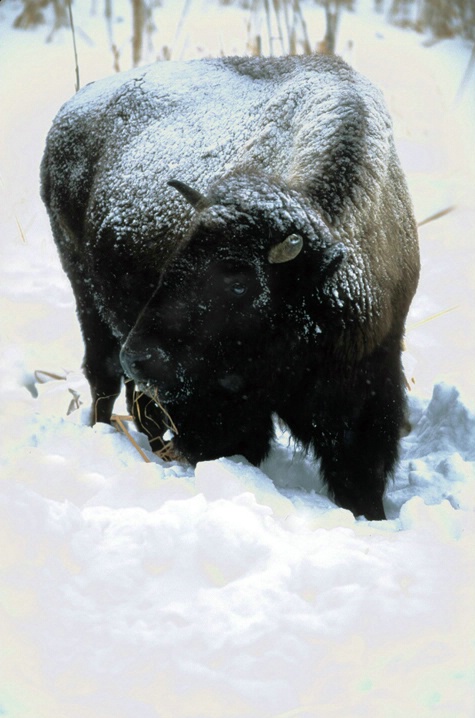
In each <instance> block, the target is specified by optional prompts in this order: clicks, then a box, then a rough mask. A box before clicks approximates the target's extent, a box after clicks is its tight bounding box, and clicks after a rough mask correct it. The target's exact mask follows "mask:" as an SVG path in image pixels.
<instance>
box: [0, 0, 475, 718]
mask: <svg viewBox="0 0 475 718" xmlns="http://www.w3.org/2000/svg"><path fill="white" fill-rule="evenodd" d="M77 5H79V4H78V3H75V4H74V10H75V12H77V14H78V16H77V17H75V19H76V24H77V25H78V27H79V28H83V30H84V32H85V33H86V32H87V34H88V36H91V37H94V41H95V43H96V44H95V45H94V46H90V45H89V44H88V43H87V41H86V39H85V35H84V34H81V33H79V36H78V43H79V53H80V62H81V72H82V79H83V83H85V82H87V81H89V80H90V79H93V78H94V77H98V76H103V75H106V74H108V72H110V67H111V63H112V58H111V56H110V55H108V54H107V53H104V51H103V48H104V47H106V43H105V40H103V39H102V38H100V37H98V36H97V35H94V34H93V33H94V28H95V27H96V26H97V27H100V23H99V22H97V21H96V22H95V23H92V22H90V20H89V16H88V15H87V11H88V6H89V3H85V4H84V5H83V4H82V3H81V4H80V5H81V9H80V8H79V7H78V8H76V6H77ZM193 5H194V3H193ZM170 6H172V10H170V12H167V8H169V7H170ZM197 6H200V7H201V6H202V8H204V6H205V4H204V2H203V3H201V4H200V3H199V2H197V3H196V7H197ZM124 7H126V6H124ZM175 7H176V6H175V4H174V3H171V4H170V2H168V3H167V2H164V8H163V18H164V22H163V28H162V31H163V32H165V31H166V28H174V27H176V23H177V22H178V15H177V13H176V9H175ZM207 7H208V14H207V15H206V14H203V15H202V18H201V19H202V21H204V24H205V25H206V27H207V28H208V30H207V34H206V36H205V35H204V34H202V35H200V32H199V23H198V21H199V20H200V14H199V12H200V8H198V9H197V10H193V12H194V14H193V15H190V16H189V18H188V21H189V22H190V23H191V20H193V25H192V28H193V33H195V35H194V36H193V34H192V32H191V29H190V28H189V27H188V25H187V23H185V24H184V25H183V27H182V29H181V31H180V35H179V43H178V45H180V47H183V54H186V53H185V50H186V51H187V52H188V53H190V54H192V53H193V49H194V48H196V45H197V43H198V40H196V41H195V40H194V39H193V37H197V38H198V37H199V38H200V40H199V41H200V42H205V41H206V42H207V43H208V45H207V46H208V47H210V48H211V51H214V52H215V53H217V54H218V53H219V52H220V50H221V49H222V48H224V50H225V51H227V52H232V51H233V49H238V50H239V47H240V46H239V40H238V38H239V37H240V36H241V35H240V34H239V33H240V31H241V28H244V22H243V21H242V20H239V21H238V20H237V18H238V14H237V11H235V10H234V9H233V10H232V17H233V18H236V22H235V23H234V24H231V25H229V24H226V22H227V20H226V19H227V18H229V15H228V14H227V10H228V8H220V9H219V11H218V9H216V16H215V17H216V24H215V23H211V21H210V12H211V10H210V9H209V8H211V7H212V8H213V10H212V12H215V9H214V8H215V6H214V5H213V6H211V5H209V6H207ZM83 8H84V9H83ZM18 11H19V4H18V3H16V2H14V0H11V2H10V3H9V4H8V3H2V4H1V5H0V35H1V41H0V63H1V64H2V67H5V63H6V62H7V60H8V72H4V73H2V74H1V77H0V87H1V96H2V107H8V108H9V110H8V111H7V112H5V111H4V112H2V113H1V115H0V133H1V136H2V137H4V138H5V137H6V138H8V141H7V142H4V143H3V144H2V147H1V153H2V154H1V163H0V167H1V183H0V192H1V194H2V198H1V216H0V223H1V229H2V245H1V250H0V251H1V252H2V282H1V285H0V286H1V288H0V301H1V317H2V320H1V321H2V324H1V334H0V336H1V352H2V362H1V366H2V373H1V376H0V390H1V394H2V416H1V430H0V432H1V433H0V435H1V437H2V448H3V450H2V454H1V458H0V462H1V476H2V481H1V484H0V511H1V514H2V516H1V519H0V533H1V539H0V543H1V547H2V549H1V552H0V572H1V575H0V715H4V716H7V718H64V716H67V718H83V716H85V715H87V716H91V718H132V716H133V717H134V718H135V716H140V717H141V718H157V716H158V717H160V718H210V717H211V716H219V718H226V717H227V716H233V717H236V718H247V717H249V718H315V716H318V717H319V718H333V717H334V718H341V716H348V717H351V718H353V717H354V716H384V717H385V718H386V716H387V717H388V718H402V717H403V716H404V717H405V718H406V717H407V716H418V718H419V717H421V718H426V716H427V717H428V718H429V717H430V718H432V716H434V717H435V716H437V718H440V717H441V716H442V717H443V718H453V716H457V718H459V717H460V718H470V717H471V716H473V715H474V712H475V689H474V686H475V675H474V673H475V671H474V667H475V655H474V641H473V639H474V615H473V613H474V612H473V605H474V599H475V595H474V593H475V589H474V587H475V580H474V579H475V576H474V562H473V558H474V545H475V544H474V539H475V536H474V533H475V524H474V520H473V515H474V510H475V415H474V413H473V406H474V398H475V397H474V394H475V392H474V385H473V369H472V361H471V359H472V357H473V349H474V345H475V341H474V336H473V329H472V327H473V306H475V302H474V299H475V297H474V283H473V270H472V268H471V267H472V266H473V254H474V249H473V226H474V219H475V204H474V199H473V180H474V178H475V177H474V175H475V152H474V151H473V150H474V123H473V118H474V117H475V114H474V110H475V93H474V92H473V89H474V82H475V78H474V76H473V73H472V77H471V78H469V85H468V86H467V87H466V88H465V91H464V92H463V93H462V94H461V96H460V95H459V96H458V97H457V94H458V90H459V86H460V82H461V78H462V76H463V73H464V71H465V69H466V67H467V64H468V59H469V56H470V51H471V48H470V47H469V46H467V45H466V44H465V43H463V42H460V41H457V40H454V41H446V42H443V43H439V44H436V45H432V46H425V45H424V38H422V37H420V36H417V35H413V34H411V33H405V32H402V31H400V30H398V29H396V28H392V27H390V26H387V25H385V24H384V23H383V21H382V19H381V18H378V17H373V16H368V15H365V14H357V15H352V14H351V15H350V14H347V15H345V16H344V22H343V26H342V29H341V34H340V45H341V52H342V53H343V54H344V55H346V56H347V58H348V59H350V61H351V62H353V63H354V64H355V66H356V68H357V69H358V70H360V71H362V72H364V73H365V74H367V75H368V76H369V77H370V78H371V79H373V80H374V81H376V82H377V83H378V84H379V85H380V86H381V87H382V88H383V90H384V93H385V96H386V100H387V102H388V104H389V107H390V110H391V114H392V116H393V118H394V122H395V131H396V139H397V144H398V149H399V151H400V154H401V157H402V160H403V164H404V166H405V169H406V172H407V175H408V180H409V184H410V187H411V190H412V194H413V198H414V202H415V207H416V215H417V217H418V219H419V220H422V219H424V218H425V217H428V216H429V215H431V214H433V213H435V212H437V211H439V210H441V209H445V208H446V207H449V206H452V205H454V206H455V209H454V210H453V211H452V212H450V213H449V214H447V215H445V216H444V217H443V218H441V219H439V220H436V221H434V222H430V223H428V224H426V225H424V226H423V227H421V230H420V237H421V250H422V259H423V273H422V279H421V284H420V288H419V291H418V294H417V296H416V299H415V302H414V305H413V308H412V311H411V315H410V319H409V322H408V332H407V353H406V365H407V368H408V376H409V377H412V376H414V379H415V384H412V390H411V392H410V398H409V402H410V413H411V416H410V418H411V423H412V427H413V429H412V431H411V433H410V434H409V435H408V436H407V437H405V438H404V439H403V440H402V443H401V462H400V465H399V468H398V471H397V473H396V476H395V478H394V481H393V482H392V483H391V484H390V486H389V487H388V491H387V495H386V499H385V507H386V511H387V514H388V517H389V518H388V520H387V521H382V522H368V521H366V520H355V519H354V517H353V516H352V515H351V514H350V513H349V512H348V511H345V510H343V509H339V508H337V507H336V506H335V505H334V504H333V503H332V502H331V500H330V499H329V498H328V497H327V495H326V493H325V490H324V487H322V485H321V484H320V482H319V480H318V477H316V476H315V468H314V464H313V462H312V460H311V457H307V456H304V455H302V454H301V453H300V452H299V450H298V449H297V448H296V447H294V446H293V445H292V444H291V443H290V442H289V438H288V436H287V435H286V434H285V433H282V434H281V435H280V436H279V438H278V441H277V443H276V446H275V449H274V450H273V452H272V453H271V455H270V456H269V458H268V459H267V460H266V462H265V463H264V464H263V465H262V466H261V467H260V468H256V467H253V466H251V465H249V464H247V463H246V462H245V461H244V460H243V459H242V458H241V457H233V458H227V459H221V460H218V461H213V462H204V463H202V464H199V465H198V466H197V467H196V470H192V469H191V468H190V467H187V466H184V465H181V464H178V463H164V462H161V461H160V460H158V459H157V458H156V457H154V456H152V455H151V454H150V453H149V452H148V450H147V445H146V442H145V440H144V438H143V437H141V436H140V435H139V434H138V433H137V432H136V431H135V430H134V429H132V428H130V431H131V433H132V435H133V437H134V438H135V440H136V441H137V442H138V444H139V445H140V447H141V448H142V450H143V451H145V453H146V455H147V456H148V457H149V458H150V460H151V461H150V463H145V462H144V461H143V460H142V458H141V456H140V455H139V453H138V452H137V451H136V449H135V448H134V447H133V445H132V444H131V443H130V442H129V441H128V440H127V438H126V437H125V436H124V435H122V434H119V433H117V432H116V431H115V430H114V429H113V428H112V427H109V426H105V425H97V426H96V427H94V428H90V427H88V426H87V424H86V414H87V405H88V401H89V393H88V387H87V385H86V382H85V380H84V378H83V376H82V373H81V371H80V361H81V355H82V341H81V338H80V335H79V330H78V327H77V322H76V320H75V316H74V302H73V298H72V294H71V290H70V288H69V285H68V282H67V279H66V278H65V277H64V275H63V272H62V270H61V267H60V265H59V261H58V259H57V256H56V253H55V250H54V247H53V246H52V244H53V243H52V240H51V237H50V233H49V227H48V223H47V220H46V216H45V212H44V209H43V208H42V205H41V202H40V200H39V196H38V180H37V177H38V166H39V161H40V157H41V153H42V148H43V143H44V137H45V135H46V132H47V130H48V128H49V126H50V123H51V121H52V119H53V116H54V115H55V114H56V112H57V110H58V108H59V106H60V105H61V104H62V102H64V101H65V100H66V99H67V98H68V97H69V96H70V95H71V94H72V92H73V89H74V88H73V81H74V73H73V67H72V64H71V48H70V38H69V36H68V35H67V33H60V34H58V35H57V36H56V37H55V38H54V39H53V42H51V43H49V44H45V43H44V37H45V29H44V28H43V29H39V30H37V31H34V32H33V31H31V32H24V33H23V32H18V31H13V30H11V29H10V23H11V19H12V17H13V16H15V12H16V14H18ZM81 11H82V12H84V13H85V14H84V16H81V14H80V12H81ZM225 11H226V12H225ZM161 12H162V11H161ZM312 12H314V13H315V18H316V19H315V22H317V18H318V22H320V23H321V11H320V10H318V9H314V10H312ZM239 17H242V16H239ZM306 17H307V24H308V26H309V27H312V22H313V20H312V18H313V17H314V16H313V15H312V13H311V8H310V7H309V9H308V15H307V13H306ZM173 23H175V24H173ZM220 23H221V24H220ZM126 24H127V23H124V25H126ZM202 26H203V22H202V25H201V27H202ZM211 27H213V33H211V32H210V30H209V28H211ZM229 27H235V28H236V35H235V36H234V35H233V36H231V35H230V32H231V31H230V30H229ZM119 30H121V26H119V25H118V26H117V28H116V31H117V32H119ZM122 31H123V29H122ZM97 32H98V31H97V30H96V33H97ZM170 32H171V31H170ZM243 34H244V33H242V36H243ZM321 35H323V31H322V32H320V36H321ZM317 36H318V32H317ZM187 37H188V38H189V41H188V44H187V43H186V38H187ZM215 37H216V38H219V40H218V41H217V42H218V44H219V47H216V43H215V45H213V44H212V43H213V41H214V38H215ZM228 37H229V39H227V38H228ZM349 40H352V45H351V47H350V45H349V44H348V41H349ZM168 42H169V41H168ZM164 44H165V42H164ZM120 46H121V47H123V45H120ZM195 54H196V55H199V54H203V51H197V52H195ZM122 61H123V62H125V51H123V54H122ZM5 100H6V102H5ZM453 307H456V308H454V309H453V310H452V311H450V312H447V313H445V314H441V316H439V317H437V318H434V319H432V320H431V321H426V322H424V320H426V319H427V318H428V317H430V316H431V315H434V314H437V313H439V312H444V311H446V310H449V309H452V308H453ZM421 322H424V323H421ZM35 372H36V373H35ZM41 372H42V373H41ZM50 374H53V375H57V376H58V377H63V378H57V379H54V378H52V377H51V376H50ZM40 380H41V381H40ZM78 395H79V401H81V402H82V404H81V406H80V408H79V409H78V410H76V411H72V412H71V413H70V414H69V415H67V411H68V408H69V407H70V405H71V404H72V405H73V406H74V405H75V404H76V397H77V396H78ZM119 409H120V407H119Z"/></svg>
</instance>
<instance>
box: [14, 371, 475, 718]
mask: <svg viewBox="0 0 475 718" xmlns="http://www.w3.org/2000/svg"><path fill="white" fill-rule="evenodd" d="M37 389H38V392H39V398H38V399H33V398H31V399H28V400H27V401H26V402H24V404H23V406H24V408H26V407H25V404H28V405H29V406H30V409H31V411H30V412H25V414H24V416H23V418H22V419H21V420H20V419H19V418H18V417H17V418H16V419H15V418H14V417H9V418H8V423H9V424H10V428H11V427H12V424H13V423H14V424H15V429H16V433H17V437H16V442H15V445H14V446H11V447H10V451H8V452H7V455H4V458H3V469H2V474H3V477H4V478H3V481H2V484H1V493H0V497H1V498H0V507H1V509H0V511H1V518H0V527H1V528H0V531H1V545H2V547H3V549H2V555H1V558H0V564H1V568H2V575H1V586H2V608H3V612H2V616H3V618H2V623H1V626H0V632H1V635H2V636H3V639H2V659H3V660H2V666H1V674H0V675H1V680H2V686H3V688H2V690H1V691H0V696H1V698H0V707H1V709H2V710H3V714H5V715H7V716H9V718H30V717H31V718H43V717H44V718H56V716H57V717H58V718H60V717H63V716H68V718H76V717H77V718H82V717H83V716H84V715H93V716H101V717H102V716H104V717H106V716H107V717H109V716H111V717H112V716H114V718H122V717H123V718H129V716H130V717H132V716H136V715H140V716H141V717H144V718H147V717H148V716H150V717H152V716H161V717H162V716H163V718H167V717H168V716H169V717H170V718H181V717H183V718H185V717H186V718H201V717H203V718H208V717H209V716H213V715H216V716H236V717H237V716H239V718H244V716H249V717H251V716H252V717H256V716H259V718H265V717H266V716H269V717H271V716H272V717H277V716H290V715H292V716H315V715H318V716H324V717H326V716H342V715H351V716H353V715H355V716H356V715H383V714H384V715H392V716H402V715H417V716H421V717H423V716H426V715H427V716H429V715H432V714H433V713H434V711H435V709H437V715H438V716H440V715H443V716H447V718H448V717H449V716H454V715H457V716H468V715H469V714H470V706H472V705H473V704H472V702H471V701H472V699H473V694H472V683H471V681H472V679H473V675H471V671H470V670H469V669H468V665H469V662H468V660H467V659H470V658H471V657H473V645H472V643H471V640H470V639H471V637H472V636H473V628H474V626H473V614H472V612H471V611H470V603H471V601H472V600H473V582H472V583H471V582H470V581H469V578H470V579H473V577H474V575H473V540H474V524H473V513H471V512H472V511H473V508H474V506H475V416H474V415H473V414H471V413H470V412H469V411H468V410H467V408H466V407H465V406H464V404H463V403H462V401H461V399H460V396H459V395H458V392H457V390H456V389H454V388H453V387H448V386H444V385H437V386H436V387H435V389H434V395H433V397H432V399H431V401H430V402H424V401H421V400H419V399H415V398H414V399H412V400H411V418H412V421H413V424H414V428H413V432H412V433H411V434H410V435H409V436H408V437H407V438H406V439H405V440H404V441H403V445H402V461H401V464H400V467H399V470H398V473H397V476H396V478H395V481H394V484H393V485H392V486H391V487H390V489H389V491H388V493H387V503H386V508H387V510H388V513H389V515H392V517H393V518H392V520H389V521H383V522H367V521H364V520H361V521H355V519H354V518H353V516H352V515H351V514H350V513H349V512H348V511H345V510H343V509H339V508H337V507H335V506H334V505H333V504H332V503H331V501H330V500H329V499H328V498H327V497H326V496H325V495H324V491H323V490H322V488H321V486H320V487H319V484H318V481H317V482H315V478H314V467H313V463H312V462H311V460H310V458H307V457H305V456H302V455H300V454H299V453H298V450H297V449H296V448H295V447H292V446H289V445H288V437H286V436H285V435H283V436H282V437H281V438H280V443H279V444H278V445H276V448H275V450H274V451H273V453H272V454H271V456H270V457H269V459H268V461H267V462H266V464H265V465H264V466H263V467H262V469H258V468H255V467H253V466H250V465H249V464H247V463H246V462H245V461H244V460H242V459H240V458H239V457H236V458H234V459H222V460H219V461H210V462H204V463H202V464H198V466H197V467H196V471H193V470H192V469H191V468H190V467H186V466H182V465H180V464H177V463H172V464H165V463H163V462H161V461H159V460H158V459H157V458H156V457H154V456H153V455H152V454H149V456H150V458H151V459H152V463H150V464H146V463H145V462H143V461H142V460H141V458H140V456H139V454H138V453H137V452H136V450H135V449H134V447H133V446H132V444H130V443H129V441H128V440H127V438H126V437H125V436H124V435H121V434H118V433H116V432H115V431H114V430H113V429H112V428H111V427H108V426H105V425H98V426H96V427H95V428H89V427H88V426H86V425H85V424H84V423H82V422H83V421H84V419H85V416H86V412H81V411H79V412H75V413H73V414H71V415H70V416H69V417H67V418H64V417H60V416H55V415H54V412H53V411H52V410H51V409H50V411H46V410H45V407H46V406H47V405H48V403H49V404H50V407H51V406H53V404H54V405H56V404H57V402H58V397H61V400H62V401H63V402H64V403H65V404H66V403H67V402H68V401H69V393H68V391H67V386H66V385H65V382H64V381H63V382H59V381H56V382H54V381H53V382H49V383H47V384H44V385H41V386H38V387H37ZM38 401H39V402H40V406H41V410H40V411H39V412H37V413H34V406H35V402H38ZM4 431H5V429H4V430H3V431H2V434H4ZM134 436H135V438H136V439H137V440H138V441H139V442H141V443H142V447H143V448H144V449H145V450H146V445H145V443H144V442H143V440H142V438H141V437H140V436H139V435H138V434H137V433H136V432H134ZM78 447H81V451H80V452H79V451H78ZM291 462H292V463H291ZM289 469H290V471H289ZM311 481H312V482H313V486H314V487H315V485H316V486H317V488H318V490H319V492H320V491H322V493H323V495H320V494H315V492H313V493H312V491H310V492H309V489H308V486H310V485H311ZM472 665H473V664H472ZM388 705H391V706H392V708H391V712H389V713H385V712H384V711H385V707H387V706H388Z"/></svg>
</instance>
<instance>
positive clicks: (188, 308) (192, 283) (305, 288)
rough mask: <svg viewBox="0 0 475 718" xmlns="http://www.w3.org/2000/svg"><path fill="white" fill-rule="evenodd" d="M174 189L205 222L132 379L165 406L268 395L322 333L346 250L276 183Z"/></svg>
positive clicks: (198, 221)
mask: <svg viewBox="0 0 475 718" xmlns="http://www.w3.org/2000/svg"><path fill="white" fill-rule="evenodd" d="M169 184H170V185H171V186H172V187H173V188H175V189H176V190H178V191H179V192H180V193H181V194H182V195H183V197H184V198H185V200H186V201H187V202H188V203H190V204H191V205H192V206H193V207H194V209H195V215H194V218H193V221H192V225H191V228H190V231H189V233H188V235H187V237H186V239H184V241H183V243H182V245H181V246H180V247H179V249H178V251H177V253H176V254H175V256H174V257H173V258H172V259H171V260H170V261H169V263H168V264H167V266H166V268H165V269H164V271H163V272H162V276H161V278H160V282H159V285H158V288H157V290H156V291H155V293H154V294H153V296H152V297H151V299H150V301H149V302H148V304H147V305H146V306H145V308H144V309H143V311H142V313H141V314H140V316H139V317H138V320H137V322H136V324H135V326H134V328H133V329H132V331H131V333H130V334H129V336H128V338H127V341H126V342H125V344H124V346H123V348H122V352H121V361H122V365H123V368H124V371H125V373H126V374H127V375H128V376H129V377H131V378H132V379H134V381H135V382H136V383H137V384H138V385H139V386H141V388H142V389H143V390H144V391H146V392H147V391H148V392H150V393H152V394H154V395H156V394H158V396H159V397H160V399H161V401H162V402H164V403H170V402H175V401H186V398H187V397H189V396H191V395H193V396H195V397H196V396H197V395H203V394H207V395H209V394H210V393H211V394H214V395H221V396H223V395H224V396H226V395H227V396H231V395H232V396H234V397H236V396H241V397H245V398H246V397H248V396H249V395H251V394H253V395H254V394H255V393H256V392H257V393H259V392H262V391H263V390H264V389H263V388H265V387H266V386H268V385H269V382H270V381H271V377H273V376H274V377H275V376H277V375H278V373H279V371H283V369H282V366H283V364H285V363H286V364H287V365H288V364H289V363H291V362H292V351H293V348H292V347H293V344H295V343H298V342H299V339H300V338H301V337H302V334H305V335H306V336H309V335H310V334H312V332H314V333H315V332H316V331H318V329H317V324H318V319H319V301H320V300H319V296H320V293H321V289H322V287H323V285H324V284H325V282H326V281H327V280H328V279H329V277H331V276H332V275H333V274H334V272H335V271H336V270H337V268H338V266H339V264H340V263H341V261H342V259H343V256H344V253H345V249H344V247H343V245H341V244H339V243H336V242H335V241H334V240H333V238H332V235H331V233H330V230H329V229H328V227H327V225H326V224H325V223H324V221H323V220H322V218H321V216H320V214H319V213H318V212H317V211H315V209H313V208H312V206H311V204H310V202H309V200H308V199H306V198H305V196H304V195H303V194H301V193H299V192H297V191H295V190H292V189H289V188H288V187H286V186H285V185H284V184H283V183H278V182H274V181H271V180H269V178H268V177H262V176H249V175H245V176H244V175H241V176H233V177H229V178H227V179H225V180H221V181H220V182H218V183H216V184H215V185H214V186H212V187H211V189H210V191H209V192H208V193H207V195H206V196H204V195H202V194H201V193H200V192H198V191H197V190H195V189H192V188H191V187H189V186H188V185H185V184H184V183H182V182H178V181H171V182H170V183H169ZM303 323H304V324H305V327H304V328H302V326H301V325H302V324H303ZM151 390H153V392H152V391H151Z"/></svg>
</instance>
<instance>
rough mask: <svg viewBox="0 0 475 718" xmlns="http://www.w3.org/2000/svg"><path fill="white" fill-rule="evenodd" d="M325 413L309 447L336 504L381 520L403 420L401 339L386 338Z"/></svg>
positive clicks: (355, 512) (403, 392)
mask: <svg viewBox="0 0 475 718" xmlns="http://www.w3.org/2000/svg"><path fill="white" fill-rule="evenodd" d="M327 410H328V414H327V416H326V417H324V418H322V416H321V415H320V417H319V419H318V421H317V422H316V423H317V426H316V433H315V436H314V438H313V442H312V443H313V445H314V448H315V451H316V453H317V455H318V456H319V457H320V458H321V469H322V473H323V476H324V478H325V480H326V482H327V484H328V486H329V488H330V490H331V492H332V493H333V495H334V497H335V500H336V501H337V503H338V504H340V505H341V506H344V507H345V508H348V509H350V510H351V511H353V513H354V514H355V515H356V516H358V515H361V514H363V515H364V516H366V518H368V519H384V518H385V514H384V508H383V493H384V490H385V487H386V484H387V481H388V478H389V476H390V475H391V473H392V471H393V469H394V466H395V464H396V461H397V457H398V448H399V438H400V432H401V427H402V425H403V423H404V417H405V389H404V380H403V373H402V368H401V362H400V339H399V338H396V339H395V340H389V341H388V342H387V344H386V346H385V347H382V348H381V349H379V350H377V351H376V352H375V353H374V354H373V355H372V356H371V357H370V358H369V359H368V360H366V361H365V362H364V364H363V365H362V366H360V367H358V370H357V372H356V376H355V380H354V385H353V387H351V388H350V390H349V391H348V392H347V395H346V396H345V397H341V396H340V399H338V398H337V397H335V400H334V401H333V402H332V403H331V405H330V404H329V405H328V407H327Z"/></svg>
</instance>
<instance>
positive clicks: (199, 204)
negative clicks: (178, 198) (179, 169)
mask: <svg viewBox="0 0 475 718" xmlns="http://www.w3.org/2000/svg"><path fill="white" fill-rule="evenodd" d="M167 184H168V185H169V186H170V187H174V189H177V190H178V192H180V194H182V195H183V197H184V198H185V199H186V200H187V201H188V202H189V203H190V204H191V206H192V207H194V208H195V209H198V210H200V209H203V208H204V207H206V205H207V204H208V201H207V199H206V197H205V196H204V195H203V194H201V192H198V190H196V189H193V187H190V186H189V185H187V184H185V183H184V182H180V181H179V180H170V181H169V182H168V183H167Z"/></svg>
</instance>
